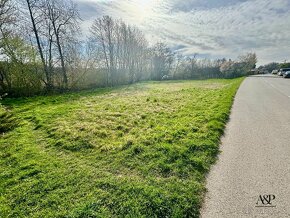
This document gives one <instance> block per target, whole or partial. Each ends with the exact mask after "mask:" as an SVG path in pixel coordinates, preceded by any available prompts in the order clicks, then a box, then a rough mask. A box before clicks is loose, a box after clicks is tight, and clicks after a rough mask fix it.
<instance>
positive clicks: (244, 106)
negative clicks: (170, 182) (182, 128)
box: [201, 75, 290, 218]
mask: <svg viewBox="0 0 290 218" xmlns="http://www.w3.org/2000/svg"><path fill="white" fill-rule="evenodd" d="M207 189H208V192H207V194H206V197H205V201H204V204H203V208H202V211H201V217H204V218H211V217H212V218H219V217H222V218H224V217H230V218H235V217H275V218H276V217H290V79H283V78H280V77H278V76H271V75H260V76H252V77H248V78H246V79H245V80H244V82H243V83H242V85H241V87H240V89H239V90H238V92H237V95H236V98H235V102H234V104H233V108H232V113H231V116H230V121H229V123H228V125H227V127H226V131H225V136H224V137H223V138H222V144H221V154H220V155H219V159H218V161H217V163H216V165H214V166H213V167H212V169H211V171H210V173H209V175H208V178H207ZM274 196H275V197H274Z"/></svg>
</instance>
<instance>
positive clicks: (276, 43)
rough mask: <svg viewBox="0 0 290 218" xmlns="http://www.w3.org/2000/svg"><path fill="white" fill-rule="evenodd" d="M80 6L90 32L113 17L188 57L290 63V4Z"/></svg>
mask: <svg viewBox="0 0 290 218" xmlns="http://www.w3.org/2000/svg"><path fill="white" fill-rule="evenodd" d="M77 2H78V4H79V7H80V12H81V16H82V17H83V19H84V29H85V30H87V29H88V27H89V26H90V25H91V23H92V21H93V20H94V19H95V18H97V17H99V16H102V15H105V14H108V15H111V16H113V17H115V18H122V19H123V20H125V21H126V22H128V23H130V24H133V25H136V26H138V27H139V28H140V29H141V30H143V32H144V33H145V34H146V35H147V38H148V40H149V41H151V42H156V41H158V40H165V41H166V42H167V43H168V44H169V45H171V46H172V47H173V48H182V49H180V51H182V52H183V53H184V54H193V53H200V54H211V56H210V57H213V58H215V57H228V58H235V57H236V56H238V55H239V54H241V53H245V52H249V51H255V52H256V53H257V55H258V58H259V61H260V62H259V63H265V62H269V61H282V60H285V59H288V60H289V59H290V43H289V39H290V29H289V26H290V13H289V10H290V1H289V0H275V1H272V0H251V1H246V0H222V1H216V0H208V1H205V0H189V1H181V0H165V1H161V0H110V1H106V0H78V1H77ZM289 61H290V60H289Z"/></svg>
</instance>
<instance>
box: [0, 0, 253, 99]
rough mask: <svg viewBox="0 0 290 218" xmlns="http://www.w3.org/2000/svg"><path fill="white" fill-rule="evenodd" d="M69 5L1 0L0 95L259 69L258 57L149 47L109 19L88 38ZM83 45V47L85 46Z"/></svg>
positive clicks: (66, 0) (59, 0) (64, 0)
mask: <svg viewBox="0 0 290 218" xmlns="http://www.w3.org/2000/svg"><path fill="white" fill-rule="evenodd" d="M81 22H82V20H81V18H80V16H79V13H78V10H77V6H76V4H74V2H73V1H71V0H18V1H16V0H0V31H1V32H0V52H1V61H0V94H1V93H8V94H9V95H33V94H37V93H41V92H52V91H65V90H68V89H83V88H88V87H97V86H116V85H119V84H130V83H134V82H138V81H140V80H162V79H200V78H222V77H227V78H229V77H235V76H241V75H244V74H245V72H248V71H249V70H250V69H251V68H253V67H255V63H256V61H257V60H256V56H255V54H247V55H245V56H241V57H239V59H238V60H237V61H231V60H226V59H219V60H209V59H202V60H200V59H198V58H197V55H193V56H190V57H185V56H182V55H178V54H176V53H174V52H173V51H172V50H171V49H170V48H169V47H168V46H167V45H166V44H165V43H161V42H158V43H156V44H155V45H151V46H150V45H149V43H148V42H147V40H146V38H145V35H144V34H143V33H142V32H141V31H140V30H139V29H138V28H137V27H134V26H131V25H128V24H126V23H124V22H123V21H122V20H115V19H113V18H111V17H109V16H104V17H101V18H98V19H96V20H95V21H94V22H93V24H92V26H91V28H90V34H89V36H88V37H87V39H85V40H84V37H83V36H82V34H81V31H80V25H81ZM81 39H82V40H81Z"/></svg>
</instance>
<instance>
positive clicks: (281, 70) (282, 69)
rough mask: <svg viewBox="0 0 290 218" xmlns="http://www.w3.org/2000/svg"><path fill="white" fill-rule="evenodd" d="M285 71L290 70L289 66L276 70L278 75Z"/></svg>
mask: <svg viewBox="0 0 290 218" xmlns="http://www.w3.org/2000/svg"><path fill="white" fill-rule="evenodd" d="M287 71H290V68H281V69H280V70H279V72H278V76H283V75H284V73H285V72H287Z"/></svg>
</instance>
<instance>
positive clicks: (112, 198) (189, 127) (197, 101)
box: [0, 79, 242, 217]
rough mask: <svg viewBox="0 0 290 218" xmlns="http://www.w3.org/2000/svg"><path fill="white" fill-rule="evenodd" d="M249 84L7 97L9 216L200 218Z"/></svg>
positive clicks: (4, 175) (4, 181)
mask: <svg viewBox="0 0 290 218" xmlns="http://www.w3.org/2000/svg"><path fill="white" fill-rule="evenodd" d="M241 81H242V79H233V80H205V81H173V82H161V83H157V82H145V83H139V84H135V85H131V86H122V87H119V88H115V89H109V88H108V89H98V90H94V91H86V92H80V93H74V94H66V95H56V96H48V97H34V98H27V99H6V100H5V101H4V102H3V103H4V105H5V107H6V108H7V111H6V112H5V111H4V110H3V109H1V111H0V118H1V124H0V132H1V136H0V169H1V170H0V217H198V215H199V209H200V206H201V202H202V199H203V195H204V193H205V175H206V173H207V172H208V170H209V167H210V165H211V164H212V163H214V161H215V159H216V156H217V154H218V151H219V148H218V145H219V139H220V136H221V135H222V133H223V129H224V126H225V123H226V121H227V119H228V116H229V112H230V107H231V105H232V102H233V97H234V95H235V93H236V90H237V88H238V87H239V85H240V83H241Z"/></svg>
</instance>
